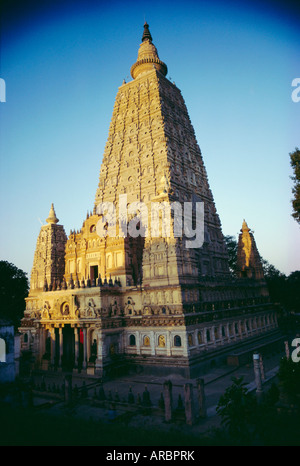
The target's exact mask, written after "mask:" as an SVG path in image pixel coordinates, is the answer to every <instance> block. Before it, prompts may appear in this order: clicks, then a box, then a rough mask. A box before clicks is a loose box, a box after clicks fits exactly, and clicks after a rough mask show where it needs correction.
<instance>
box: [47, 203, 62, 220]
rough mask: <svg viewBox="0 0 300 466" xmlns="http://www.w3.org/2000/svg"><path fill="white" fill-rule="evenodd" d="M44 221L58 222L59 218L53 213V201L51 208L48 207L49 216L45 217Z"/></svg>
mask: <svg viewBox="0 0 300 466" xmlns="http://www.w3.org/2000/svg"><path fill="white" fill-rule="evenodd" d="M46 222H47V223H58V222H59V219H58V218H57V217H56V213H55V210H54V205H53V203H52V204H51V209H50V212H49V216H48V218H47V219H46Z"/></svg>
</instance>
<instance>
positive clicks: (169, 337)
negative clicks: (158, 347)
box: [166, 332, 171, 356]
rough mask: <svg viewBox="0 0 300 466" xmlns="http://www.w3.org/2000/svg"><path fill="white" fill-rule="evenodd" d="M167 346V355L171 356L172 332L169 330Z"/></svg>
mask: <svg viewBox="0 0 300 466" xmlns="http://www.w3.org/2000/svg"><path fill="white" fill-rule="evenodd" d="M166 347H167V356H171V334H170V332H167V341H166Z"/></svg>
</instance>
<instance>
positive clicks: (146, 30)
mask: <svg viewBox="0 0 300 466" xmlns="http://www.w3.org/2000/svg"><path fill="white" fill-rule="evenodd" d="M145 40H149V41H150V42H152V36H151V34H150V31H149V24H147V23H146V21H145V24H144V33H143V37H142V42H144V41H145Z"/></svg>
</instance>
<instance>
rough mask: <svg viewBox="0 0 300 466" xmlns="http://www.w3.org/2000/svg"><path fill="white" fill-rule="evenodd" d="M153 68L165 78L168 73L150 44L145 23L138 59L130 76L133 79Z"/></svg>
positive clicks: (154, 48) (147, 27) (150, 40)
mask: <svg viewBox="0 0 300 466" xmlns="http://www.w3.org/2000/svg"><path fill="white" fill-rule="evenodd" d="M153 68H155V69H156V70H157V71H159V72H160V73H162V74H163V76H166V74H167V73H168V68H167V65H166V64H165V63H164V62H163V61H161V60H160V59H159V56H158V53H157V50H156V47H155V45H154V44H153V43H152V36H151V34H150V31H149V25H148V24H147V23H146V22H145V24H144V33H143V37H142V43H141V45H140V48H139V52H138V59H137V61H136V62H135V63H134V64H133V65H132V67H131V70H130V72H131V76H132V77H133V79H135V78H137V77H138V76H139V75H140V74H142V73H146V72H148V71H152V70H153Z"/></svg>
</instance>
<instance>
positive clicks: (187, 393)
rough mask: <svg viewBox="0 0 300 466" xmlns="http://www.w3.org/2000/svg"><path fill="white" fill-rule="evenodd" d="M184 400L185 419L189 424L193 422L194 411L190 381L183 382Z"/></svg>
mask: <svg viewBox="0 0 300 466" xmlns="http://www.w3.org/2000/svg"><path fill="white" fill-rule="evenodd" d="M184 400H185V421H186V423H187V424H189V425H193V424H194V422H195V411H194V396H193V385H192V384H191V383H186V384H184Z"/></svg>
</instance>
